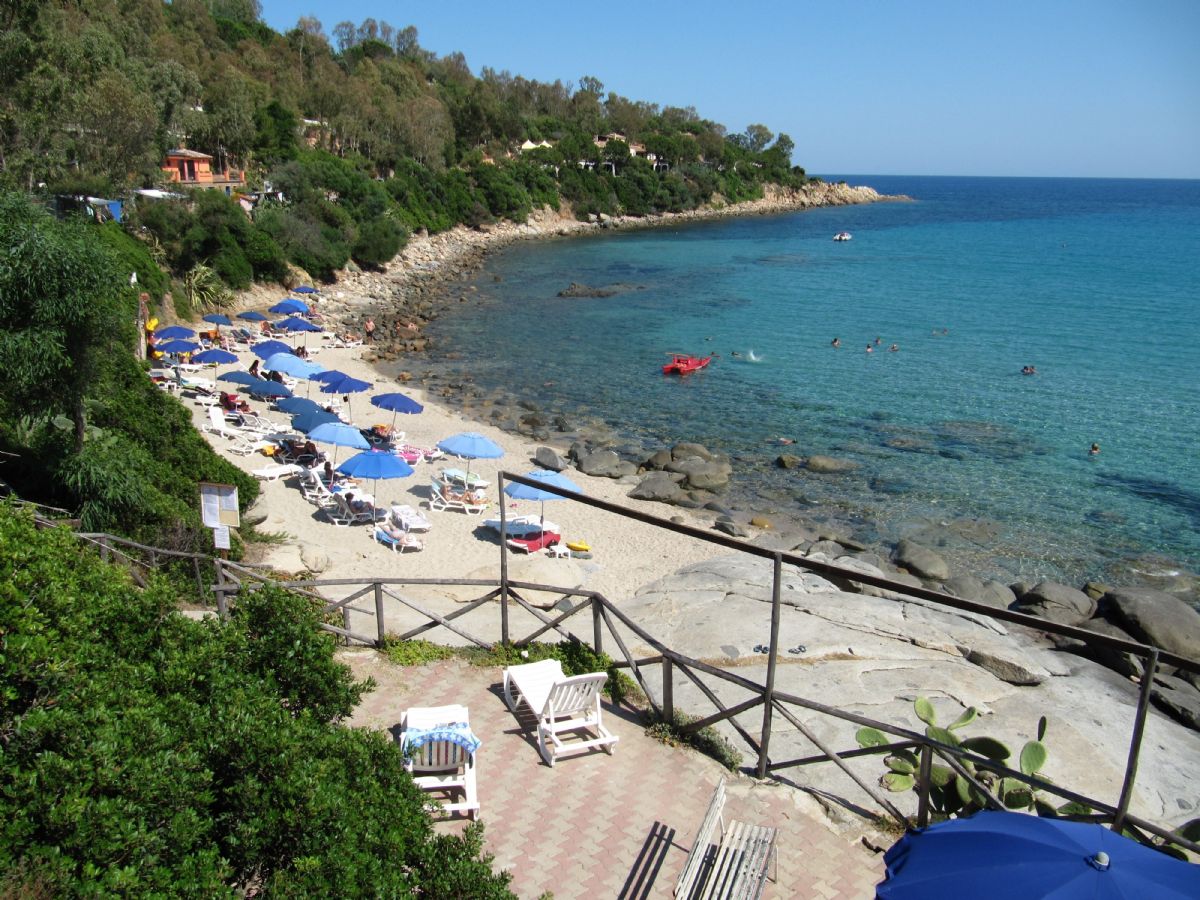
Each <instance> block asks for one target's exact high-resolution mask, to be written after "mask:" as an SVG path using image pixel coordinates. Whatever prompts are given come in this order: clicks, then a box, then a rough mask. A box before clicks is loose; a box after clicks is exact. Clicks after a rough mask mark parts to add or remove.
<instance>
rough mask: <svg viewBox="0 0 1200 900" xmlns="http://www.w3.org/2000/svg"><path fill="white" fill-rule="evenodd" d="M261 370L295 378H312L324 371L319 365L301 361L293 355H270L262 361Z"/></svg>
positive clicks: (304, 360)
mask: <svg viewBox="0 0 1200 900" xmlns="http://www.w3.org/2000/svg"><path fill="white" fill-rule="evenodd" d="M263 368H264V369H266V370H267V371H268V372H283V373H284V374H285V375H292V376H294V377H296V378H312V377H313V376H315V375H319V374H320V373H322V372H324V371H325V369H324V368H323V367H322V366H321V365H320V364H319V363H315V362H309V361H308V360H307V359H301V358H300V357H299V356H297V355H296V354H295V353H272V354H271V355H270V356H268V357H267V358H266V359H265V360H263Z"/></svg>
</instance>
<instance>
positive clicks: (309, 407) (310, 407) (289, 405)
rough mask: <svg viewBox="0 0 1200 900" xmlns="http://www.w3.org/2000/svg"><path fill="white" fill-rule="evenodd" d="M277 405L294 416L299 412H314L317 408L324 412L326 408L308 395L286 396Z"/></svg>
mask: <svg viewBox="0 0 1200 900" xmlns="http://www.w3.org/2000/svg"><path fill="white" fill-rule="evenodd" d="M275 405H276V406H278V407H279V408H280V409H281V410H283V411H284V412H285V413H288V414H290V415H293V416H294V415H297V414H298V413H304V412H314V411H316V410H320V411H321V412H324V410H323V409H321V404H320V403H318V402H317V401H316V400H309V399H308V398H307V397H284V398H282V399H281V400H280V401H279V402H278V403H276V404H275Z"/></svg>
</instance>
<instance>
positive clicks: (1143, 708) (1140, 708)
mask: <svg viewBox="0 0 1200 900" xmlns="http://www.w3.org/2000/svg"><path fill="white" fill-rule="evenodd" d="M1157 669H1158V648H1157V647H1151V648H1150V652H1149V654H1147V656H1146V666H1145V669H1144V670H1143V672H1142V690H1141V692H1140V693H1139V694H1138V705H1137V714H1136V715H1135V716H1134V719H1133V736H1132V737H1131V738H1130V739H1129V761H1128V762H1126V763H1125V782H1124V784H1122V785H1121V799H1120V800H1118V801H1117V813H1116V815H1115V816H1113V823H1112V830H1113V831H1115V832H1117V833H1118V834H1119V833H1120V831H1121V826H1122V825H1124V824H1125V815H1126V814H1127V813H1128V812H1129V801H1130V799H1132V797H1133V782H1134V780H1135V779H1136V778H1137V768H1138V756H1139V754H1140V753H1141V752H1142V732H1144V731H1145V730H1146V712H1147V710H1148V708H1149V706H1150V688H1151V687H1152V686H1153V684H1154V673H1155V671H1156V670H1157Z"/></svg>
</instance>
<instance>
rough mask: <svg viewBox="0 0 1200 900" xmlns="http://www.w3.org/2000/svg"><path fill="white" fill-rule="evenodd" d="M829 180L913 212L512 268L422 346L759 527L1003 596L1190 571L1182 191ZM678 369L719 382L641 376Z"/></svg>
mask: <svg viewBox="0 0 1200 900" xmlns="http://www.w3.org/2000/svg"><path fill="white" fill-rule="evenodd" d="M846 180H848V181H850V182H851V183H852V184H869V185H871V186H873V187H875V188H877V189H878V190H880V191H881V192H883V193H889V194H898V193H903V194H908V195H910V196H911V197H913V198H915V202H913V203H882V204H876V205H871V206H856V207H842V208H831V209H821V210H815V211H810V212H804V213H795V214H788V215H779V216H767V217H754V218H745V219H733V220H723V221H718V222H709V223H702V224H695V225H688V226H684V227H679V228H676V229H653V230H646V231H633V232H619V233H614V234H608V235H603V236H595V237H587V238H579V239H571V240H562V241H551V242H538V243H534V242H530V243H526V244H522V245H519V246H516V247H514V248H512V249H510V250H508V251H506V252H504V253H503V254H502V255H499V256H497V257H494V258H493V259H492V260H490V261H489V264H488V266H487V269H486V271H485V272H484V273H482V274H481V275H480V278H479V280H478V282H477V283H478V288H479V297H480V302H478V303H472V304H470V305H469V306H468V305H466V304H463V305H462V307H460V308H461V309H462V310H463V313H462V314H452V315H448V316H445V317H443V318H442V319H440V320H438V322H437V323H436V325H435V331H434V334H435V335H436V336H438V337H441V338H443V339H444V340H443V341H442V345H443V346H447V345H448V346H452V347H453V348H454V349H455V350H456V351H459V352H461V353H462V354H463V355H464V356H465V357H466V358H467V359H469V360H470V363H469V366H468V367H469V368H470V370H471V371H472V372H473V373H474V375H475V377H476V380H477V381H478V382H480V383H482V384H483V385H486V386H503V387H506V388H508V389H510V390H512V391H513V392H514V393H516V394H518V395H519V396H522V397H526V398H529V399H533V400H536V401H538V402H539V403H541V404H543V405H545V406H546V407H547V408H550V409H552V410H557V409H561V410H578V409H585V410H586V411H587V412H588V413H589V414H590V415H594V416H597V417H599V418H602V419H603V420H605V421H606V422H607V423H609V424H610V425H612V426H613V427H615V428H616V429H617V430H618V431H619V432H621V433H622V434H625V435H627V436H628V437H629V438H630V439H632V440H636V441H640V442H643V443H645V444H646V445H648V446H656V445H662V444H664V443H671V442H673V441H676V440H695V441H699V442H700V443H703V444H706V445H708V446H711V447H713V448H717V449H721V450H723V451H725V452H728V453H730V454H731V455H732V456H733V457H734V458H735V468H736V471H737V482H736V484H735V486H734V490H733V495H732V496H733V498H734V499H736V500H738V501H739V502H741V503H743V504H745V505H747V506H750V507H753V508H756V509H762V510H764V511H769V512H772V513H774V514H777V515H787V514H795V515H802V516H805V517H808V518H812V519H816V520H818V521H821V520H830V521H835V522H837V523H840V524H842V525H845V526H849V527H851V528H853V529H854V530H856V531H857V533H858V534H860V535H861V536H863V537H866V538H868V539H870V540H878V541H881V542H886V541H894V540H896V539H897V538H899V537H903V536H913V537H916V538H918V539H921V540H924V541H926V542H928V543H933V544H938V545H940V546H941V547H942V549H943V550H944V552H946V553H947V554H948V555H949V556H950V557H951V558H952V559H954V560H955V561H956V563H957V564H958V565H959V566H960V567H961V568H963V569H969V570H972V571H976V572H978V573H980V574H986V575H990V576H994V577H999V578H1001V579H1003V580H1006V581H1011V580H1014V579H1015V578H1030V577H1035V576H1047V577H1057V578H1065V579H1071V580H1075V581H1080V580H1083V579H1085V578H1108V579H1115V580H1130V579H1129V577H1128V576H1129V570H1130V568H1131V567H1132V568H1134V569H1140V570H1143V571H1145V570H1147V569H1157V570H1159V571H1162V570H1169V569H1171V568H1177V567H1182V568H1186V569H1191V570H1196V569H1200V457H1198V453H1197V450H1198V448H1200V309H1198V306H1197V304H1198V303H1200V182H1197V181H1148V180H1093V179H1019V178H958V177H945V178H931V177H896V176H889V177H884V176H869V175H863V176H846ZM842 230H846V231H850V232H852V233H853V235H854V239H853V240H852V241H850V242H845V243H835V242H833V241H832V240H831V237H832V235H833V234H834V233H835V232H838V231H842ZM496 276H499V279H500V280H499V281H496V280H495V277H496ZM572 281H577V282H582V283H585V284H588V285H592V286H603V285H609V284H614V283H622V284H625V285H629V286H631V288H630V289H629V290H627V291H624V292H622V293H620V294H617V295H616V296H613V297H609V298H603V299H564V298H559V297H557V296H556V295H557V293H558V292H559V291H560V290H562V289H563V288H564V287H566V286H567V284H569V283H570V282H572ZM834 337H838V338H840V340H841V348H840V349H837V350H835V349H833V348H832V347H831V346H830V342H831V340H832V339H833V338H834ZM877 337H878V338H880V339H881V341H882V343H881V345H880V346H878V347H874V352H872V353H870V354H868V353H866V352H865V348H866V345H867V344H868V342H871V343H872V345H874V341H875V339H876V338H877ZM893 343H896V344H899V347H900V350H899V352H887V348H888V347H889V346H890V345H891V344H893ZM675 350H683V351H689V352H694V353H707V352H709V351H715V352H717V353H719V354H720V358H719V359H717V360H716V361H714V363H713V364H712V365H711V366H710V367H709V368H708V369H707V370H705V371H704V372H702V373H700V374H697V375H694V376H691V377H689V378H686V379H679V378H667V377H664V376H662V374H661V372H660V368H659V367H660V366H661V364H662V362H663V361H664V359H665V357H664V354H665V353H666V352H668V351H675ZM735 351H736V353H737V354H738V355H734V353H735ZM751 353H753V356H754V358H757V359H758V360H759V361H757V362H750V361H749V360H750V359H751ZM1025 365H1033V366H1036V368H1037V372H1038V374H1037V375H1034V376H1023V375H1022V374H1021V368H1022V366H1025ZM779 437H788V438H792V439H794V440H795V442H796V443H795V444H794V445H793V446H791V447H786V448H785V447H783V446H780V445H779V444H778V443H777V442H776V441H775V439H777V438H779ZM1092 442H1098V443H1099V444H1100V445H1101V453H1100V454H1099V455H1098V456H1094V457H1093V456H1089V454H1088V448H1089V446H1090V445H1091V444H1092ZM785 451H787V452H795V453H797V454H798V455H808V454H815V453H819V454H827V455H831V456H836V457H839V458H842V459H847V460H851V461H853V462H855V463H857V464H858V468H857V469H856V470H855V471H854V472H852V473H850V474H847V475H840V476H830V475H813V474H809V473H804V472H797V471H795V470H792V471H784V470H781V469H779V468H777V467H775V466H774V465H773V461H774V459H775V458H776V457H777V456H778V455H779V454H780V453H781V452H785Z"/></svg>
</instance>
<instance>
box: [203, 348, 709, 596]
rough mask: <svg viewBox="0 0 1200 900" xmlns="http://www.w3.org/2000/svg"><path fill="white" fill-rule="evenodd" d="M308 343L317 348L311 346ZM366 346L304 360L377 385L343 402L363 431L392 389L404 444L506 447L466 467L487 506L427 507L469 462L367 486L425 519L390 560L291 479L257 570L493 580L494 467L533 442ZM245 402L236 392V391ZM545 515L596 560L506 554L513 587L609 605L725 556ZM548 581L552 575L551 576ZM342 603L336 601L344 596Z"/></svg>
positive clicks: (621, 523)
mask: <svg viewBox="0 0 1200 900" xmlns="http://www.w3.org/2000/svg"><path fill="white" fill-rule="evenodd" d="M314 338H316V340H314ZM321 343H322V341H321V340H320V338H319V336H315V335H310V336H309V341H308V346H309V348H310V350H311V349H312V348H313V347H314V346H317V347H320V346H321ZM362 353H363V350H362V349H361V348H358V349H332V348H321V349H320V350H319V352H317V353H315V354H314V355H313V357H312V359H313V360H314V361H316V362H318V363H320V364H322V365H324V366H325V367H326V368H335V369H339V370H341V371H343V372H347V373H349V374H351V375H353V376H354V377H356V378H361V379H364V380H367V381H372V382H376V387H375V389H373V390H370V391H364V392H362V393H359V394H355V395H353V396H352V397H351V405H350V409H351V411H352V413H353V419H354V423H355V424H356V425H359V426H360V427H369V426H371V425H374V424H390V422H391V418H392V414H391V413H389V412H385V411H383V410H380V409H378V408H376V407H374V406H372V405H371V404H370V402H369V398H370V397H372V396H374V395H376V394H381V393H388V392H392V391H400V392H402V393H405V394H407V395H408V396H410V397H412V398H413V399H414V400H416V401H417V402H418V403H421V404H423V405H424V407H425V409H424V412H422V413H420V414H418V415H399V416H397V418H396V428H397V430H398V431H399V430H403V431H404V432H405V433H406V438H405V440H406V441H407V442H408V443H411V444H414V445H416V446H419V447H432V446H434V445H435V444H436V443H437V442H438V441H439V440H442V439H444V438H446V437H449V436H450V435H452V434H455V433H458V432H462V431H475V432H479V433H481V434H484V435H486V436H487V437H489V438H490V439H491V440H493V441H495V442H496V443H497V444H498V445H499V446H500V447H502V448H503V449H504V456H503V457H501V458H499V459H481V460H472V461H470V471H471V472H472V473H473V474H474V473H479V474H480V475H482V476H483V477H485V478H488V479H489V480H491V482H492V488H491V490H490V491H489V497H490V499H491V500H492V504H491V506H490V507H489V510H488V512H487V513H485V514H484V515H483V516H468V515H467V514H466V513H464V512H461V511H442V512H433V511H431V510H429V509H428V497H429V483H430V478H431V477H432V476H433V475H434V474H435V473H436V472H437V471H438V469H439V468H441V467H443V466H452V467H456V468H466V467H467V461H465V460H457V459H454V458H451V457H447V458H446V459H443V460H438V461H436V462H434V463H425V462H419V463H417V464H415V465H414V467H413V468H414V470H415V471H414V474H413V475H411V476H409V477H407V478H403V479H393V480H388V481H379V482H378V483H377V489H375V488H376V483H373V482H369V481H368V482H365V483H364V487H365V488H366V490H367V491H369V492H374V493H375V494H376V500H377V503H379V504H380V505H382V504H384V503H387V504H391V503H407V504H409V505H411V506H413V507H415V508H417V509H418V510H420V511H421V512H422V514H423V515H425V517H426V518H428V519H429V520H430V521H431V522H432V523H433V527H432V528H431V529H430V531H429V532H427V533H426V534H424V535H421V536H420V537H421V538H422V539H423V540H424V542H425V548H424V550H422V551H420V552H412V551H408V552H405V553H403V554H400V553H393V552H392V551H391V550H390V549H389V548H387V547H385V546H383V545H382V544H379V543H377V542H376V541H374V540H373V529H372V528H371V527H370V526H368V525H352V526H349V527H337V526H335V525H333V524H332V523H331V522H330V521H329V520H328V519H327V518H326V517H325V516H324V514H323V513H319V512H318V511H317V508H316V507H315V506H313V505H312V504H311V503H309V502H308V501H307V500H305V499H304V497H303V495H302V494H301V492H300V490H299V488H298V486H297V485H296V482H295V480H294V479H280V480H278V481H274V482H266V483H263V485H262V495H261V499H260V501H259V507H258V508H259V509H260V510H261V511H263V512H265V513H266V516H267V518H266V521H265V522H264V523H263V524H262V525H260V526H259V530H260V531H265V532H282V533H285V534H286V535H287V536H288V538H287V541H286V543H285V544H283V545H281V546H277V547H271V548H270V549H269V550H268V552H267V553H266V556H265V558H264V559H263V562H265V563H268V564H270V565H272V566H274V567H276V568H278V569H280V570H282V571H288V572H293V571H300V570H303V569H304V568H305V566H304V565H303V564H302V563H301V562H300V553H299V552H298V550H303V551H304V553H305V555H306V556H307V559H308V560H309V562H310V563H311V562H312V561H313V559H314V558H319V557H322V556H324V557H327V558H328V566H327V567H326V568H325V569H324V571H323V572H322V573H321V574H320V575H319V576H318V577H321V578H363V579H367V578H370V577H372V576H379V577H394V578H403V577H415V578H439V579H449V578H493V579H495V578H498V577H499V571H500V548H499V542H498V539H497V536H496V535H495V534H494V533H493V532H490V531H485V530H484V529H482V528H481V522H482V520H483V519H484V518H488V517H490V516H493V515H498V514H499V506H498V498H497V495H496V473H497V472H500V471H509V472H515V473H517V474H525V473H528V472H531V471H533V470H535V469H536V468H537V467H536V466H535V465H534V463H533V461H532V457H533V454H534V452H535V451H536V449H537V447H538V446H539V444H537V443H536V442H533V441H530V440H529V439H528V438H526V437H524V436H521V435H514V434H509V433H506V432H503V431H501V430H499V429H497V428H494V427H491V426H489V425H487V424H484V423H481V422H476V421H472V420H470V419H468V418H466V417H465V416H463V415H461V414H460V413H457V412H454V411H451V410H449V409H446V408H445V407H442V406H439V405H438V404H437V403H432V402H430V401H429V400H428V398H427V397H425V396H424V392H423V391H422V390H421V389H419V388H418V389H409V388H408V387H407V386H405V385H402V384H397V383H395V382H391V381H386V380H383V379H382V378H381V377H380V376H379V375H378V373H377V372H376V371H375V370H374V369H373V368H372V367H371V366H370V365H369V364H368V363H366V362H364V361H363V359H362V358H361V357H362ZM239 358H240V362H239V363H238V364H233V365H228V366H220V367H218V368H216V369H215V370H214V369H206V370H204V371H203V373H201V374H202V376H203V377H206V378H212V379H215V378H216V377H217V376H218V375H221V374H224V373H226V372H229V371H233V370H236V369H243V370H244V369H246V368H248V367H249V365H250V363H251V361H252V360H253V359H254V356H253V355H252V354H251V353H250V352H249V351H242V352H240V353H239ZM218 384H220V385H224V387H223V389H225V390H229V391H236V390H237V386H236V385H228V384H225V383H223V382H218ZM306 387H307V383H306V382H304V381H300V382H299V383H298V385H297V388H296V394H297V395H298V396H304V395H305V392H306ZM242 396H244V395H242ZM308 396H311V397H312V398H313V399H315V400H317V401H318V402H320V401H321V400H323V399H325V398H326V396H327V395H323V394H321V393H320V392H319V384H318V383H315V382H314V383H313V384H312V388H311V391H309V393H308ZM246 399H249V401H250V404H251V406H252V407H253V408H254V410H255V412H258V413H260V414H263V415H266V416H268V417H269V418H271V419H273V420H274V421H276V422H279V423H281V424H287V423H288V422H289V417H288V416H287V415H286V414H284V413H282V412H279V411H271V410H270V409H269V404H268V403H267V402H266V401H261V400H254V399H252V398H246ZM183 402H184V403H185V405H187V406H188V407H190V408H191V409H192V410H193V420H194V422H195V423H196V425H197V427H199V426H201V425H203V424H204V423H205V422H206V421H207V411H206V410H204V409H203V408H201V407H197V406H195V405H194V404H192V402H191V401H190V400H186V399H185V400H184V401H183ZM205 437H206V438H207V439H208V440H209V442H210V443H211V444H212V445H213V446H214V447H215V448H216V449H217V451H218V452H220V453H222V454H223V455H224V456H226V457H227V458H228V459H229V460H230V461H232V462H233V463H234V464H235V465H237V466H239V467H240V468H242V469H244V470H246V471H248V472H251V471H253V470H254V469H257V468H261V467H263V466H266V465H269V464H270V463H271V462H272V461H271V460H270V459H269V458H267V457H265V456H262V455H260V454H253V455H251V456H248V457H247V456H238V455H236V454H233V453H231V452H230V451H229V449H228V448H229V445H230V442H229V441H227V440H226V439H224V438H221V437H218V436H214V435H207V434H206V435H205ZM322 449H324V450H326V451H327V452H328V453H329V454H330V455H331V456H332V454H333V452H334V451H335V449H336V452H337V457H336V459H337V460H338V461H344V460H346V459H347V458H348V457H349V456H351V455H352V454H354V453H355V452H357V451H354V450H351V449H349V448H345V447H339V448H333V447H330V446H323V447H322ZM565 474H567V476H568V477H569V478H570V479H571V480H572V481H574V482H575V483H576V484H577V485H579V487H580V489H581V491H582V492H583V493H584V494H587V495H588V496H591V497H597V498H600V499H603V500H607V501H610V502H614V503H618V504H621V505H623V506H627V507H630V508H636V509H638V510H639V511H643V512H647V513H650V514H652V515H657V516H661V517H663V518H671V517H674V516H683V517H684V518H685V520H686V521H687V522H688V523H689V524H694V525H701V526H707V525H711V520H712V514H711V513H708V514H706V516H705V517H703V518H701V517H699V516H697V515H696V514H691V513H688V512H687V511H684V510H680V509H678V508H676V507H673V506H668V505H666V504H658V503H648V502H645V501H635V500H630V499H629V498H628V497H626V494H627V493H628V491H629V490H630V488H631V486H630V485H629V484H623V483H619V482H617V481H615V480H613V479H610V478H592V477H589V476H586V475H584V474H582V473H581V472H579V471H577V470H568V471H567V472H566V473H565ZM504 500H505V502H506V504H507V505H508V511H509V515H518V514H526V513H532V514H536V513H538V511H539V504H538V503H537V502H535V501H516V500H512V499H510V498H504ZM545 516H546V518H547V519H549V520H551V521H553V522H555V523H557V524H558V525H560V526H561V530H562V534H563V538H564V540H566V541H576V540H581V539H582V540H585V541H586V542H587V543H588V544H589V545H590V546H591V552H592V558H591V559H590V560H581V559H571V560H567V559H550V558H547V557H546V556H545V554H536V555H535V556H534V557H532V558H531V557H527V556H526V555H525V554H522V553H510V554H509V565H510V577H511V578H513V579H515V580H529V581H537V582H539V583H553V584H556V585H558V586H561V587H584V588H586V589H588V590H594V591H599V592H600V593H602V594H604V595H605V596H606V597H608V598H610V599H613V600H620V599H622V598H624V597H628V596H629V595H630V594H632V593H633V592H634V591H635V590H636V589H637V588H638V587H640V586H641V585H643V584H645V583H647V582H649V581H653V580H654V579H656V578H659V577H661V576H663V575H665V574H667V573H669V572H673V571H674V570H676V569H677V568H679V567H680V566H682V565H685V564H688V563H691V562H695V561H698V560H700V559H705V558H708V557H710V556H712V555H715V554H716V553H719V552H722V551H721V549H720V548H717V547H715V546H713V545H710V544H706V543H704V542H702V541H698V540H694V539H691V538H688V537H685V536H683V535H678V534H675V533H673V532H669V531H666V530H664V529H659V528H655V527H652V526H648V525H643V524H641V523H637V522H633V521H632V520H629V519H625V518H623V517H620V516H617V515H614V514H611V513H607V512H604V511H602V510H596V509H593V508H591V507H588V506H584V505H583V504H579V503H574V502H571V501H567V500H563V501H554V502H548V503H546V504H545ZM548 576H550V577H548ZM440 593H445V594H447V595H449V596H458V597H460V599H466V598H467V596H468V595H470V594H471V592H470V591H464V590H460V591H457V592H455V591H442V592H440ZM342 595H344V594H342Z"/></svg>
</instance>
